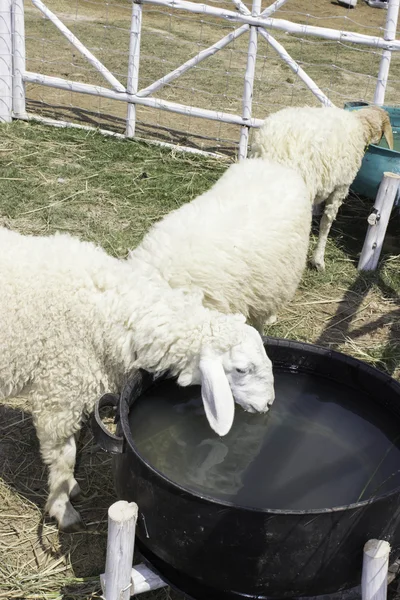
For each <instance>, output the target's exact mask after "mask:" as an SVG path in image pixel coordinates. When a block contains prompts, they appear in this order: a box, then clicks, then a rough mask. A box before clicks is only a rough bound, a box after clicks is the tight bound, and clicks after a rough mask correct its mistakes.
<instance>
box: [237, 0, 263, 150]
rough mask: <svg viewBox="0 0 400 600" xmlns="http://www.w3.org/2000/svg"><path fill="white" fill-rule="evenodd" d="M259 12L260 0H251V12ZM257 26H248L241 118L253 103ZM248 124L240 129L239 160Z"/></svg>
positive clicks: (248, 112) (249, 114)
mask: <svg viewBox="0 0 400 600" xmlns="http://www.w3.org/2000/svg"><path fill="white" fill-rule="evenodd" d="M260 12H261V0H253V5H252V9H251V14H252V16H253V17H256V16H259V15H260ZM257 36H258V28H257V27H255V26H253V25H252V26H251V27H250V37H249V47H248V52H247V65H246V73H245V75H244V91H243V112H242V116H243V119H248V120H249V121H250V119H251V109H252V104H253V90H254V73H255V70H256V59H257V42H258V37H257ZM249 131H250V126H249V125H243V126H242V127H241V129H240V141H239V160H242V159H243V158H246V157H247V147H248V145H249Z"/></svg>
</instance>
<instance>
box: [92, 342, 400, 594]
mask: <svg viewBox="0 0 400 600" xmlns="http://www.w3.org/2000/svg"><path fill="white" fill-rule="evenodd" d="M265 347H266V350H267V353H268V355H269V357H270V358H271V360H272V362H273V365H274V371H278V370H286V369H287V367H288V365H290V366H291V368H293V366H294V367H295V369H296V370H298V371H300V372H306V373H309V374H312V376H314V375H315V377H322V378H325V379H329V380H331V381H334V382H336V383H339V384H341V385H343V386H345V387H346V388H351V389H352V390H354V391H355V392H356V391H357V393H358V394H360V393H361V394H362V395H364V396H365V397H368V398H369V401H370V400H372V401H373V402H374V403H376V411H377V415H378V414H380V415H382V411H387V412H388V414H389V415H390V419H393V420H395V421H398V422H399V431H400V385H399V384H398V383H397V382H396V381H394V380H393V379H392V378H391V377H389V376H387V375H385V374H383V373H381V372H380V371H378V370H377V369H374V368H372V367H370V366H369V365H366V364H365V363H363V362H361V361H358V360H356V359H353V358H351V357H348V356H345V355H343V354H341V353H338V352H334V351H330V350H327V349H324V348H319V347H316V346H313V345H309V344H303V343H297V342H291V341H286V340H273V339H268V340H265ZM289 376H290V375H289ZM153 385H163V384H162V383H159V382H154V379H153V377H152V376H150V375H149V374H148V373H144V372H138V373H137V374H136V375H135V377H134V378H133V379H132V380H131V381H130V382H129V383H128V385H126V387H125V389H124V390H123V392H122V394H121V396H120V398H117V397H116V396H112V395H109V394H108V395H106V396H104V397H103V398H102V399H101V401H100V402H99V403H98V405H97V406H96V411H95V419H94V431H95V437H96V440H97V442H98V443H99V444H100V446H101V447H102V448H103V449H105V450H106V451H110V452H113V453H114V454H115V456H114V459H113V470H114V479H115V488H116V491H117V495H118V497H119V498H120V499H124V500H128V501H135V502H136V503H137V504H138V506H139V519H138V524H137V529H136V534H137V543H138V547H139V550H140V551H141V553H142V554H143V556H144V558H145V559H146V560H147V561H149V562H150V564H152V565H153V567H154V568H155V570H156V571H157V572H158V573H159V574H160V575H161V576H162V577H163V578H164V579H165V580H166V581H168V582H169V583H170V584H171V585H172V586H175V587H177V588H178V589H180V590H181V591H183V592H184V593H186V594H187V595H189V596H190V597H192V598H195V599H196V600H214V599H215V600H234V599H238V600H239V599H244V598H248V599H249V598H251V599H254V600H255V599H258V600H262V599H264V598H293V597H299V596H317V595H323V594H330V593H334V592H337V591H339V590H344V589H348V588H352V587H354V586H356V585H358V584H359V583H360V577H361V568H362V552H363V546H364V544H365V542H367V541H368V540H369V539H372V538H375V539H384V540H387V541H388V542H389V543H390V544H391V548H392V552H391V562H392V561H393V560H395V559H396V558H397V557H398V556H399V554H400V503H399V500H400V488H399V487H397V488H395V489H389V491H387V490H386V493H384V494H382V495H379V493H377V494H376V495H375V496H374V497H369V498H368V499H367V500H364V501H362V502H358V503H354V504H349V505H347V506H338V507H334V508H323V509H314V510H278V509H274V510H271V509H268V508H265V509H254V508H245V507H240V506H236V505H235V504H234V503H231V502H222V501H221V500H217V499H215V498H212V497H208V496H205V495H201V494H196V493H194V492H191V491H190V490H188V489H184V488H183V487H181V486H180V485H178V484H177V483H175V482H174V481H171V480H169V479H167V478H166V477H165V476H164V475H163V474H162V473H160V472H158V471H157V470H156V469H155V468H153V467H152V466H151V465H150V464H148V463H147V462H146V461H145V460H144V459H143V458H142V457H141V456H140V454H139V452H138V450H137V448H136V446H135V441H134V439H132V435H131V430H130V426H129V413H130V410H131V407H132V405H133V403H134V402H135V401H136V400H137V399H138V398H139V397H140V396H141V395H142V394H143V393H144V392H145V390H148V389H149V388H150V387H151V386H153ZM179 389H180V388H178V387H177V393H178V390H179ZM99 405H100V406H104V405H115V406H117V422H118V428H117V434H118V435H117V436H112V435H110V434H109V432H108V431H107V430H106V429H105V428H104V426H103V425H102V423H101V420H100V416H99ZM399 469H400V465H399Z"/></svg>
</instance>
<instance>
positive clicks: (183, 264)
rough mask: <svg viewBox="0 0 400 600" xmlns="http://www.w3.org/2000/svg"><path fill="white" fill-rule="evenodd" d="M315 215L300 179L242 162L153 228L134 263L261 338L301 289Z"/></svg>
mask: <svg viewBox="0 0 400 600" xmlns="http://www.w3.org/2000/svg"><path fill="white" fill-rule="evenodd" d="M311 213H312V211H311V202H310V199H309V194H308V190H307V188H306V186H305V183H304V181H303V179H302V177H301V176H300V174H299V173H297V172H296V171H294V170H293V169H291V168H288V167H285V166H282V165H280V164H278V163H277V162H275V161H265V160H263V159H249V160H244V161H241V162H239V163H235V164H232V165H231V166H230V167H229V168H228V169H227V170H226V171H225V173H224V174H223V175H222V177H221V178H220V179H219V180H218V181H217V182H216V183H215V184H214V185H213V186H212V187H211V189H210V190H209V191H207V192H205V193H204V194H202V195H200V196H199V197H197V198H195V199H194V200H192V201H191V202H189V203H187V204H184V205H182V206H181V207H180V208H178V209H177V210H175V211H173V212H171V213H169V214H167V215H166V216H165V217H164V218H163V219H162V220H161V221H159V222H158V223H156V224H154V225H153V227H152V228H151V229H150V231H149V232H148V233H147V234H146V235H145V237H144V239H143V241H142V243H141V244H140V245H139V246H137V247H136V248H135V249H134V250H131V252H130V254H129V256H128V261H131V260H138V259H139V260H141V261H143V262H147V263H148V264H150V265H151V266H153V267H155V268H156V269H157V270H158V272H159V273H160V275H161V276H162V277H163V278H164V279H165V280H166V281H167V282H168V283H169V284H170V285H171V286H172V287H173V288H187V289H197V290H200V291H201V292H202V293H203V294H204V300H203V304H204V305H205V306H206V307H208V308H213V309H216V310H218V311H220V312H222V313H226V314H228V313H236V312H238V313H241V314H243V315H244V316H245V317H246V319H247V321H248V322H249V323H250V324H251V325H253V326H254V327H255V328H256V329H257V330H258V331H259V332H260V333H262V332H263V328H264V324H265V323H266V322H273V321H274V320H275V319H276V313H277V311H278V309H280V308H281V307H282V305H284V304H285V303H286V302H288V301H289V300H291V298H292V297H293V295H294V293H295V291H296V288H297V286H298V284H299V282H300V279H301V276H302V273H303V270H304V268H305V265H306V259H307V251H308V245H309V237H310V229H311V216H312V214H311Z"/></svg>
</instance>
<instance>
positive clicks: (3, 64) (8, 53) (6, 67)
mask: <svg viewBox="0 0 400 600" xmlns="http://www.w3.org/2000/svg"><path fill="white" fill-rule="evenodd" d="M11 119H12V41H11V0H0V123H2V122H4V123H9V122H10V121H11Z"/></svg>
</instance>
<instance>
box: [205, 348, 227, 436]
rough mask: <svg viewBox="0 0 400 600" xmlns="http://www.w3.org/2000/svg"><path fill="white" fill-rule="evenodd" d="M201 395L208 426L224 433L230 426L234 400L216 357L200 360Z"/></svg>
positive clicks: (221, 433)
mask: <svg viewBox="0 0 400 600" xmlns="http://www.w3.org/2000/svg"><path fill="white" fill-rule="evenodd" d="M200 373H201V397H202V399H203V404H204V410H205V413H206V417H207V419H208V422H209V424H210V427H211V428H212V429H213V430H214V431H215V432H216V433H218V435H221V436H223V435H226V434H227V433H228V432H229V430H230V428H231V427H232V423H233V418H234V415H235V402H234V400H233V396H232V392H231V388H230V387H229V382H228V379H227V377H226V375H225V372H224V369H223V366H222V364H221V362H220V360H219V359H218V358H207V359H201V360H200Z"/></svg>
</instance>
